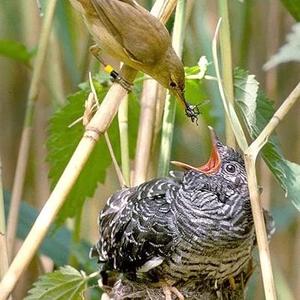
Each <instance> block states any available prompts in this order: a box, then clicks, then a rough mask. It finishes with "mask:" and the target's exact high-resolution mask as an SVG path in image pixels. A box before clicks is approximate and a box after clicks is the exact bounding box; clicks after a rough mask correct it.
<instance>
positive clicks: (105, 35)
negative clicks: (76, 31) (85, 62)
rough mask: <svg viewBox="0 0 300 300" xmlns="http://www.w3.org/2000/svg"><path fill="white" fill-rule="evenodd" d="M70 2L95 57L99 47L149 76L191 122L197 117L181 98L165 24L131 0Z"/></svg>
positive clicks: (179, 68) (177, 63) (180, 73)
mask: <svg viewBox="0 0 300 300" xmlns="http://www.w3.org/2000/svg"><path fill="white" fill-rule="evenodd" d="M70 1H71V3H72V5H73V7H74V8H75V9H76V10H78V11H79V12H80V13H81V14H82V16H83V18H84V21H85V23H86V25H87V27H88V29H89V31H90V33H91V34H92V36H93V38H94V39H95V42H96V43H97V45H96V47H95V46H94V47H93V48H92V49H93V50H92V52H93V53H94V54H96V56H98V55H97V54H98V53H97V52H99V51H100V50H102V51H103V52H105V53H107V54H109V55H111V56H112V57H114V58H117V59H118V60H120V61H122V62H123V63H124V64H126V65H128V66H130V67H132V68H134V69H136V70H138V71H142V72H144V73H146V74H148V75H150V76H151V77H152V78H154V79H155V80H157V81H158V82H159V83H160V84H161V85H162V86H164V87H165V88H167V89H169V90H170V91H171V92H172V93H173V94H174V95H175V96H176V97H177V98H178V99H179V100H180V101H181V102H182V103H183V104H184V106H185V111H186V115H187V116H188V117H190V118H191V119H192V121H194V120H197V115H198V114H199V110H198V107H197V106H194V105H190V104H189V103H188V102H187V101H186V100H185V97H184V87H185V82H184V69H183V65H182V62H181V60H180V59H179V57H178V56H177V55H176V53H175V51H174V49H173V48H172V45H171V38H170V35H169V33H168V31H167V29H166V27H165V26H164V25H163V24H162V23H161V22H160V21H159V20H158V19H157V18H155V17H154V16H152V15H151V14H150V13H149V12H148V11H147V10H146V9H144V8H143V7H142V6H140V5H139V4H137V3H136V2H135V1H133V0H70ZM98 58H99V56H98ZM119 79H121V78H119ZM122 83H123V84H122ZM120 84H122V85H123V86H124V87H125V88H127V89H128V83H127V84H126V81H125V80H123V81H122V80H120Z"/></svg>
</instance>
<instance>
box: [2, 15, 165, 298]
mask: <svg viewBox="0 0 300 300" xmlns="http://www.w3.org/2000/svg"><path fill="white" fill-rule="evenodd" d="M169 13H170V12H169V11H168V12H166V14H167V15H168V14H169ZM162 17H164V14H163V15H162ZM136 74H137V72H136V71H135V70H133V69H132V68H129V67H127V66H123V67H122V69H121V71H120V75H121V76H122V77H123V78H125V79H126V80H127V81H128V82H133V80H134V78H135V76H136ZM125 95H126V90H124V89H123V88H122V87H121V85H119V84H117V83H114V84H113V85H112V87H111V88H110V90H109V91H108V93H107V94H106V97H105V98H104V100H103V102H102V103H101V106H100V108H99V110H98V111H97V112H96V114H95V115H94V117H93V118H92V120H91V121H90V123H89V124H88V126H87V128H86V132H85V134H84V136H83V138H82V139H81V141H80V142H79V144H78V146H77V148H76V150H75V151H74V153H73V155H72V157H71V159H70V161H69V163H68V165H67V166H66V168H65V170H64V172H63V174H62V175H61V177H60V179H59V180H58V182H57V184H56V186H55V188H54V189H53V191H52V193H51V195H50V197H49V199H48V200H47V202H46V204H45V206H44V207H43V209H42V210H41V212H40V214H39V216H38V217H37V219H36V221H35V223H34V225H33V226H32V228H31V230H30V232H29V234H28V236H27V237H26V239H25V241H24V243H23V245H22V246H21V248H20V250H19V252H18V253H17V255H16V257H15V258H14V260H13V261H12V263H11V265H10V267H9V269H8V271H7V272H6V274H5V275H4V277H3V279H2V281H1V283H0V300H5V299H6V298H7V297H8V296H9V294H10V293H11V292H12V290H13V288H14V286H15V284H16V282H17V281H18V279H19V278H20V276H21V274H22V272H23V271H24V270H25V268H26V267H27V266H28V264H29V263H30V261H31V259H32V258H33V256H34V254H35V253H36V251H37V249H38V248H39V246H40V244H41V242H42V241H43V239H44V237H45V235H46V233H47V231H48V229H49V227H50V225H51V223H52V222H53V220H54V219H55V216H56V214H57V213H58V211H59V209H60V208H61V206H62V205H63V204H64V201H65V199H66V197H67V195H68V193H69V192H70V190H71V189H72V187H73V185H74V183H75V182H76V180H77V178H78V176H79V174H80V172H81V170H82V168H83V167H84V165H85V163H86V161H87V160H88V158H89V156H90V154H91V152H92V150H93V149H94V147H95V144H96V142H97V140H98V139H99V136H100V135H101V134H103V133H104V132H105V131H106V130H107V129H108V128H109V126H110V124H111V122H112V120H113V118H114V116H115V115H116V113H117V110H118V107H119V105H120V102H121V100H122V99H123V98H124V96H125Z"/></svg>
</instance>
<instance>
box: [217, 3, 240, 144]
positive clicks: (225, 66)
mask: <svg viewBox="0 0 300 300" xmlns="http://www.w3.org/2000/svg"><path fill="white" fill-rule="evenodd" d="M219 12H220V16H221V18H222V21H223V24H222V27H221V30H220V53H221V58H222V78H223V85H224V92H225V95H226V99H227V101H228V102H230V103H231V104H232V105H233V103H234V90H233V71H232V51H231V41H230V23H229V10H228V0H219ZM225 135H226V144H227V145H229V146H231V147H233V148H235V145H236V143H235V137H234V133H233V131H232V128H231V125H230V121H229V120H228V117H227V116H226V117H225Z"/></svg>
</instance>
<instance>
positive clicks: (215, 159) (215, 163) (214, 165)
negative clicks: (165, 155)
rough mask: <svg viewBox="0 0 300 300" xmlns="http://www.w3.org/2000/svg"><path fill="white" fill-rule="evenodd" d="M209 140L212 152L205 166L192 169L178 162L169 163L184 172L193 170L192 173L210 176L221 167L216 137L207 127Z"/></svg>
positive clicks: (212, 130) (210, 128) (211, 129)
mask: <svg viewBox="0 0 300 300" xmlns="http://www.w3.org/2000/svg"><path fill="white" fill-rule="evenodd" d="M209 130H210V135H211V140H212V150H211V153H210V157H209V160H208V162H207V163H206V164H204V165H202V166H199V167H193V166H191V165H189V164H186V163H183V162H179V161H171V163H172V164H173V165H175V166H177V167H180V168H183V169H184V170H194V171H198V172H199V171H200V172H202V173H205V174H212V173H215V172H217V171H218V170H219V168H220V166H221V158H220V154H219V151H218V148H217V141H218V139H217V137H216V134H215V131H214V129H213V128H212V127H209Z"/></svg>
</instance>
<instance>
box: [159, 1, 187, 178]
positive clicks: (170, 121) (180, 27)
mask: <svg viewBox="0 0 300 300" xmlns="http://www.w3.org/2000/svg"><path fill="white" fill-rule="evenodd" d="M185 8H186V0H179V1H178V2H177V6H176V14H175V21H174V28H173V36H172V44H173V48H174V50H175V52H176V53H177V55H178V56H179V57H181V56H182V47H183V39H184V29H185ZM175 112H176V102H175V101H174V100H173V101H171V96H170V94H168V95H167V97H166V100H165V109H164V116H163V126H162V136H161V146H160V156H159V162H158V176H166V175H167V174H168V171H169V162H170V157H171V149H172V143H173V132H174V123H175Z"/></svg>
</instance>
